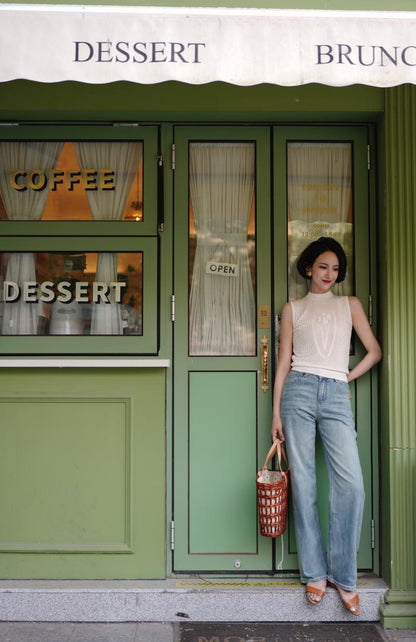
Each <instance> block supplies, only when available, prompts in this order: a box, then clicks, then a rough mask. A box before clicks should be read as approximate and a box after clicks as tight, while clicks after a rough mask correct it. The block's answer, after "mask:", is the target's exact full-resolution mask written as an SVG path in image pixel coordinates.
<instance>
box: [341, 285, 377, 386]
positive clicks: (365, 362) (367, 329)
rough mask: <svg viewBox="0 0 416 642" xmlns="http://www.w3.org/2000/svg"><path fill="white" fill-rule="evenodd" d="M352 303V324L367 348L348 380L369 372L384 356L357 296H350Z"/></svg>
mask: <svg viewBox="0 0 416 642" xmlns="http://www.w3.org/2000/svg"><path fill="white" fill-rule="evenodd" d="M348 299H349V303H350V310H351V317H352V325H353V327H354V330H355V331H356V333H357V335H358V337H359V339H360V341H361V343H362V344H363V346H364V348H365V349H366V350H367V354H366V355H365V357H364V358H363V359H362V360H361V361H360V362H359V363H357V365H356V366H355V367H354V368H353V369H352V370H351V371H350V373H349V374H348V381H353V380H354V379H357V378H358V377H361V375H363V374H364V373H366V372H368V370H370V368H372V367H373V366H374V365H375V364H376V363H378V362H379V361H380V359H381V357H382V352H381V348H380V346H379V343H378V341H377V339H376V338H375V336H374V334H373V331H372V329H371V326H370V324H369V323H368V319H367V317H366V315H365V312H364V308H363V306H362V305H361V302H360V301H359V299H357V297H355V296H350V297H348Z"/></svg>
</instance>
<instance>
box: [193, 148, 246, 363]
mask: <svg viewBox="0 0 416 642" xmlns="http://www.w3.org/2000/svg"><path fill="white" fill-rule="evenodd" d="M189 160H190V169H189V189H190V204H189V209H190V230H189V257H190V266H189V270H190V293H189V353H190V354H191V355H241V356H242V355H254V354H255V353H256V345H255V303H254V273H255V265H254V254H255V248H254V245H255V244H254V225H255V212H254V192H255V144H254V143H251V142H250V143H245V142H244V143H240V142H195V143H191V145H190V159H189Z"/></svg>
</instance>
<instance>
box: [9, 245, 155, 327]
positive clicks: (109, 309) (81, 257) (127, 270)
mask: <svg viewBox="0 0 416 642" xmlns="http://www.w3.org/2000/svg"><path fill="white" fill-rule="evenodd" d="M0 266H1V273H0V284H1V290H0V334H3V335H36V334H37V335H127V336H131V335H134V336H140V335H142V334H143V330H142V318H143V253H142V252H2V253H0Z"/></svg>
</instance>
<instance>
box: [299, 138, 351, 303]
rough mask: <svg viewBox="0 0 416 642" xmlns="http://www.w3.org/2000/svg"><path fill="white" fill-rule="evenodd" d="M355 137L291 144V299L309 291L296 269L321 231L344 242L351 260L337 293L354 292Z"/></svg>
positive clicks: (324, 234)
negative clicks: (353, 168) (353, 158)
mask: <svg viewBox="0 0 416 642" xmlns="http://www.w3.org/2000/svg"><path fill="white" fill-rule="evenodd" d="M352 152H353V145H352V143H351V142H318V141H316V142H315V141H314V142H289V143H288V144H287V167H288V170H287V194H288V255H289V263H288V276H289V298H290V299H297V298H301V297H302V296H304V295H305V294H306V292H307V290H306V285H305V280H304V279H303V278H302V277H301V276H300V275H299V273H298V271H297V269H296V261H297V259H298V257H299V255H300V254H301V252H302V251H303V249H304V248H305V247H306V246H307V245H308V244H309V243H311V242H312V241H314V240H316V239H317V238H319V237H320V236H331V237H333V238H335V239H337V241H339V242H340V243H341V245H342V246H343V248H344V250H345V253H346V255H347V260H348V273H347V275H346V279H345V281H343V282H342V283H339V284H337V285H335V286H334V291H335V294H340V295H351V294H353V284H354V274H353V267H354V261H353V180H352Z"/></svg>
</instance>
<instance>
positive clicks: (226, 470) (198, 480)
mask: <svg viewBox="0 0 416 642" xmlns="http://www.w3.org/2000/svg"><path fill="white" fill-rule="evenodd" d="M256 391H257V373H255V372H191V373H190V374H189V398H190V408H189V552H190V553H191V554H193V553H205V554H206V553H231V552H233V553H256V550H257V524H256V510H257V506H256V492H255V485H254V483H253V480H254V478H255V473H256V423H257V417H256Z"/></svg>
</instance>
